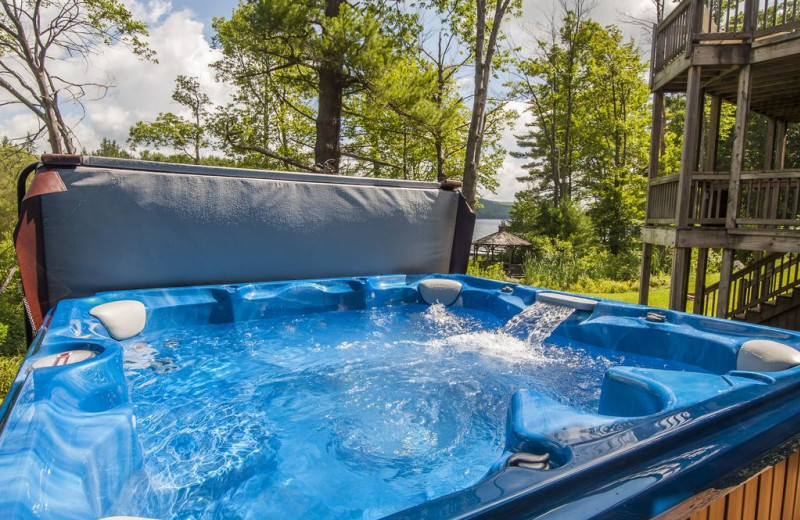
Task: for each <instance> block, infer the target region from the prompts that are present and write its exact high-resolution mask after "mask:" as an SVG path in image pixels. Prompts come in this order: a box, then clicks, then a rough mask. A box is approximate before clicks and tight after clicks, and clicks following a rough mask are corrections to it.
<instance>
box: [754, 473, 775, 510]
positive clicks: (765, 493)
mask: <svg viewBox="0 0 800 520" xmlns="http://www.w3.org/2000/svg"><path fill="white" fill-rule="evenodd" d="M774 471H775V470H774V468H772V467H769V468H767V469H765V470H764V471H762V472H761V474H760V475H759V481H758V514H757V516H756V520H769V515H770V512H771V511H772V506H771V504H772V480H773V473H774Z"/></svg>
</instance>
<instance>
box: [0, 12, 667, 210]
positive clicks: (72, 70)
mask: <svg viewBox="0 0 800 520" xmlns="http://www.w3.org/2000/svg"><path fill="white" fill-rule="evenodd" d="M123 2H124V3H125V5H126V6H128V8H129V9H130V10H131V11H132V12H133V13H134V15H135V16H136V17H137V18H139V19H141V20H143V21H145V22H146V23H147V24H148V27H149V31H150V39H149V40H150V45H151V47H152V48H153V49H154V50H155V51H156V53H157V55H158V60H159V63H158V64H154V63H149V62H146V61H142V60H140V59H138V58H136V57H135V56H133V55H132V54H131V53H130V52H128V51H127V49H124V48H120V47H112V48H109V49H107V50H106V51H105V52H103V53H102V54H99V55H97V56H94V57H93V58H92V60H91V62H90V63H89V64H88V66H87V65H86V64H84V63H82V62H77V61H64V62H58V65H57V67H61V69H63V70H61V69H59V72H62V73H63V74H64V75H66V76H72V77H74V76H75V75H76V74H77V75H82V76H83V77H86V78H88V79H90V80H96V81H98V82H101V83H104V82H106V81H107V80H108V79H110V80H111V82H112V83H113V85H114V87H113V88H112V89H111V90H110V91H109V92H108V93H107V95H106V96H105V97H103V98H101V99H97V100H95V101H89V102H86V103H85V113H78V112H77V111H73V113H71V114H70V115H69V117H70V121H69V124H70V125H71V126H72V127H73V128H74V130H75V133H76V135H77V137H78V140H79V142H80V147H81V148H84V149H86V150H93V149H96V148H97V146H98V144H99V142H100V139H101V138H103V137H106V138H110V139H114V140H116V141H117V142H119V143H125V141H126V139H127V137H128V130H129V128H130V127H131V125H133V124H134V123H135V122H137V121H152V120H153V119H154V118H155V117H156V115H158V113H159V112H167V111H173V112H179V111H180V107H178V106H176V105H175V103H174V102H172V100H171V93H172V89H173V85H174V81H175V77H176V76H177V75H179V74H183V75H188V76H197V77H199V79H200V82H201V84H202V85H203V88H204V89H205V91H206V92H207V93H208V94H209V96H210V97H211V99H212V100H213V101H215V102H217V103H225V102H226V101H227V99H228V88H227V87H226V86H225V85H221V84H219V83H217V82H216V81H215V79H214V77H213V74H212V73H211V71H210V69H209V65H210V64H211V63H213V62H214V61H215V60H216V59H217V58H218V54H217V51H216V50H214V49H212V48H211V43H210V41H211V37H212V35H213V30H212V28H211V22H212V20H213V18H214V17H220V16H223V17H227V16H229V15H230V14H231V12H232V11H233V10H234V9H235V8H236V6H237V5H238V0H216V1H211V0H205V1H191V0H172V1H169V0H123ZM556 5H558V4H557V1H556V0H524V3H523V13H522V16H521V18H520V19H518V20H515V21H513V23H510V24H508V27H507V32H508V34H510V36H511V38H512V39H513V41H514V43H515V44H516V45H522V46H523V47H524V46H525V43H526V41H528V40H529V39H530V31H531V30H535V28H536V27H537V25H540V24H541V22H542V21H544V20H545V19H546V13H549V12H553V10H554V9H555V6H556ZM652 5H653V4H652V0H602V1H598V2H597V4H596V6H595V7H594V9H593V11H592V13H591V14H592V17H593V18H595V19H596V20H598V21H599V22H601V23H604V24H607V23H614V22H617V21H618V20H619V18H620V16H621V14H623V13H624V14H629V15H636V16H647V15H648V14H649V13H650V12H652V11H653V7H652ZM623 29H624V30H625V31H626V32H628V34H629V35H631V36H634V37H637V38H641V37H642V36H643V35H642V33H641V31H640V30H639V29H638V28H636V27H633V26H627V27H625V26H623ZM2 99H3V98H2V93H0V101H2ZM510 106H511V107H512V108H516V109H521V108H523V106H524V105H522V104H521V103H517V102H514V103H511V104H510ZM527 120H528V117H527V116H526V115H525V114H522V115H521V117H520V119H519V121H518V122H517V125H516V127H515V128H512V129H509V130H508V131H506V132H505V133H504V136H503V141H502V142H503V145H504V146H505V147H506V149H507V150H513V149H514V148H515V147H516V140H515V139H514V134H515V133H519V132H520V131H522V129H523V128H524V127H523V125H524V123H525V122H526V121H527ZM36 127H37V125H36V121H35V120H33V116H32V115H29V114H28V113H27V112H25V111H22V110H19V109H18V108H8V107H2V108H0V136H2V135H6V136H12V137H13V136H21V135H25V133H26V132H29V131H32V130H33V129H35V128H36ZM522 162H523V161H521V160H518V159H513V158H511V157H509V158H508V159H507V160H506V161H505V163H504V164H503V167H502V170H501V172H500V174H499V180H500V188H499V190H498V192H497V194H488V193H487V194H483V195H485V196H486V197H487V198H490V199H494V200H513V198H514V193H515V192H516V191H517V190H519V189H520V188H522V186H521V185H520V184H519V183H518V182H517V181H516V177H517V176H519V175H521V173H522V171H521V169H520V165H521V164H522Z"/></svg>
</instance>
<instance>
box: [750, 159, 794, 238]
mask: <svg viewBox="0 0 800 520" xmlns="http://www.w3.org/2000/svg"><path fill="white" fill-rule="evenodd" d="M739 190H740V191H739V193H740V199H739V212H738V214H737V217H736V224H737V225H745V226H749V225H752V226H777V227H794V226H800V214H799V213H798V209H800V208H798V203H800V170H781V171H776V172H747V173H743V174H742V176H741V184H740V188H739Z"/></svg>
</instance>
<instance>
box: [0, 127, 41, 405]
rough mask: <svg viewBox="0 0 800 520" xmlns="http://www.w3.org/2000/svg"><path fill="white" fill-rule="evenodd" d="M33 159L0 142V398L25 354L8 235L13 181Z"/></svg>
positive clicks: (13, 212) (24, 151) (19, 294)
mask: <svg viewBox="0 0 800 520" xmlns="http://www.w3.org/2000/svg"><path fill="white" fill-rule="evenodd" d="M35 160H36V158H35V157H34V156H33V155H32V154H31V153H30V152H29V151H28V150H27V149H25V148H21V147H19V146H15V145H12V144H11V143H10V142H9V141H8V140H7V139H3V140H2V141H0V399H2V398H3V397H4V396H5V393H6V392H7V391H8V388H9V386H10V385H11V382H12V381H13V379H14V376H15V375H16V373H17V369H18V368H19V364H20V363H21V362H22V354H23V353H24V352H25V349H26V344H25V321H24V319H25V318H24V316H25V315H24V312H23V308H22V286H21V284H20V280H19V273H18V272H17V269H16V265H17V263H16V256H15V253H14V244H13V237H12V233H13V230H14V225H15V222H16V220H17V206H16V179H17V176H18V175H19V172H20V171H21V170H22V169H23V168H24V167H25V166H27V165H28V164H30V163H32V162H35Z"/></svg>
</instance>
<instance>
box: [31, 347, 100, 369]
mask: <svg viewBox="0 0 800 520" xmlns="http://www.w3.org/2000/svg"><path fill="white" fill-rule="evenodd" d="M95 356H97V352H94V351H93V350H86V349H76V350H66V351H64V352H60V353H58V354H50V355H49V356H44V357H42V358H39V359H38V360H36V362H35V363H33V365H31V369H32V370H36V369H37V368H50V367H59V366H65V365H72V364H75V363H80V362H82V361H86V360H89V359H92V358H93V357H95Z"/></svg>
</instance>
